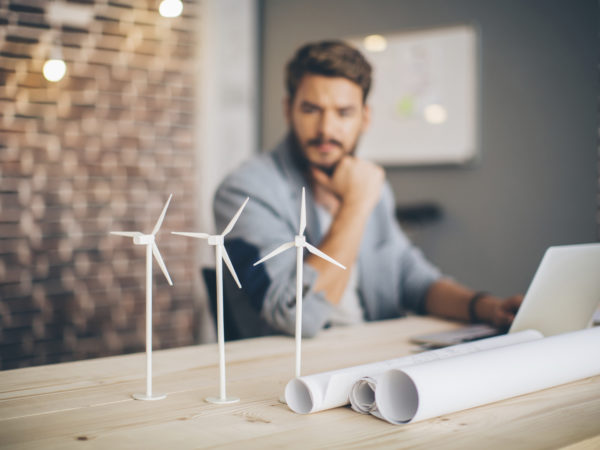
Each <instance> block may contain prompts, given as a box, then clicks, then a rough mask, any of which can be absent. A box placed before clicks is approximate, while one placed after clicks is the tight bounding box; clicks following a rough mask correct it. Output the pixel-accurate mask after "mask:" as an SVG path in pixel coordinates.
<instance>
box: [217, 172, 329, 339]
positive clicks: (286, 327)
mask: <svg viewBox="0 0 600 450" xmlns="http://www.w3.org/2000/svg"><path fill="white" fill-rule="evenodd" d="M259 175H260V174H253V176H252V177H249V176H246V177H244V176H243V174H241V175H240V174H237V176H233V177H232V176H230V177H228V178H227V179H226V180H225V181H224V182H223V183H222V184H221V186H220V187H219V189H218V190H217V193H216V195H215V199H214V204H213V209H214V214H215V222H216V226H217V229H218V230H221V229H223V228H224V227H225V226H226V225H227V223H228V222H229V220H230V219H231V217H233V215H234V214H235V212H236V211H237V209H238V208H239V206H240V205H241V204H242V203H243V202H244V200H245V199H246V197H250V201H249V202H248V204H247V205H246V208H245V209H244V212H243V213H242V215H241V216H240V218H239V220H238V222H237V223H236V226H235V227H234V229H233V230H232V231H231V233H230V234H229V235H228V236H227V237H226V241H225V244H226V248H227V250H228V253H229V256H230V258H231V260H232V263H233V265H234V267H235V270H236V271H237V274H238V277H239V279H240V282H241V284H242V289H244V290H245V291H246V294H247V296H248V298H249V301H250V302H251V303H252V305H253V307H254V308H255V309H256V310H257V311H259V312H260V314H261V317H262V318H263V319H264V320H265V321H266V322H267V323H268V324H269V326H271V327H272V328H274V329H276V330H278V331H281V332H283V333H286V334H290V335H293V334H294V332H295V320H296V248H295V247H292V248H290V249H288V250H286V251H284V252H283V253H280V254H279V255H276V256H274V257H272V258H271V259H269V260H267V261H265V262H263V263H261V264H259V265H258V266H254V265H253V264H254V263H255V262H256V261H258V260H259V259H260V258H262V257H264V256H265V255H267V254H268V253H269V252H271V251H273V250H274V249H276V248H277V247H279V246H280V245H282V244H284V243H286V242H291V241H293V240H294V235H295V234H296V233H297V230H296V228H297V223H295V222H292V221H291V217H293V213H292V212H291V211H289V210H288V208H293V210H294V211H295V210H296V208H295V206H296V205H288V203H289V197H287V195H286V192H285V190H286V189H289V188H288V187H287V186H284V185H283V183H282V185H281V186H277V185H275V186H273V183H272V180H273V176H272V174H270V178H269V180H270V181H269V184H270V186H269V188H270V189H266V188H265V186H264V183H261V182H262V181H263V180H264V178H263V177H260V176H259ZM278 187H279V188H280V189H278ZM317 275H318V274H317V271H316V270H315V269H314V268H313V267H311V266H310V265H308V264H306V263H305V264H304V265H303V292H304V296H303V308H302V309H303V311H302V314H303V320H302V335H303V336H304V337H312V336H314V335H315V334H316V333H317V332H318V331H319V330H320V329H322V328H323V327H324V326H325V324H326V323H327V322H328V321H329V318H330V316H331V314H332V311H333V305H331V304H330V303H329V302H328V301H327V300H326V299H325V297H324V295H323V293H322V292H315V291H314V285H315V282H316V278H317Z"/></svg>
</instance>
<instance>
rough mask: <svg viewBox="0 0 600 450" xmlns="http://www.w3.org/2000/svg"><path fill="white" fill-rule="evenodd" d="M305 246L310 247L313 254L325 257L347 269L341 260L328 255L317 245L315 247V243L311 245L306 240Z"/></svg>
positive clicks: (309, 249)
mask: <svg viewBox="0 0 600 450" xmlns="http://www.w3.org/2000/svg"><path fill="white" fill-rule="evenodd" d="M304 246H305V247H306V248H307V249H308V251H309V252H311V253H312V254H313V255H317V256H319V257H321V258H323V259H324V260H326V261H329V262H330V263H331V264H335V265H336V266H338V267H341V268H342V269H344V270H346V267H345V266H343V265H342V264H340V263H339V262H337V261H336V260H335V259H333V258H332V257H331V256H327V255H326V254H325V253H323V252H322V251H321V250H319V249H318V248H317V247H315V246H314V245H310V244H309V243H308V242H306V243H305V244H304Z"/></svg>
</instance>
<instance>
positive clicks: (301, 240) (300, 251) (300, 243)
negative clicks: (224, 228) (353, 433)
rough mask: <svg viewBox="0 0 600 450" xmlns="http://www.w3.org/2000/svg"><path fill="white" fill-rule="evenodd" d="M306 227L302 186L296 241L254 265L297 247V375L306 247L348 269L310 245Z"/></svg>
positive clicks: (283, 246)
mask: <svg viewBox="0 0 600 450" xmlns="http://www.w3.org/2000/svg"><path fill="white" fill-rule="evenodd" d="M305 228H306V204H305V199H304V188H302V205H301V207H300V229H299V230H298V235H297V236H295V237H294V241H292V242H287V243H285V244H283V245H281V246H280V247H278V248H276V249H275V250H273V251H272V252H271V253H269V254H268V255H267V256H265V257H264V258H262V259H261V260H259V261H257V262H255V263H254V265H255V266H256V265H258V264H260V263H262V262H264V261H266V260H267V259H270V258H272V257H273V256H275V255H278V254H280V253H282V252H284V251H286V250H288V249H290V248H292V247H296V377H299V376H300V368H301V367H300V364H301V354H302V266H303V261H304V259H303V256H304V248H306V249H307V250H308V251H309V252H311V253H312V254H313V255H317V256H318V257H320V258H323V259H324V260H326V261H329V262H330V263H332V264H335V265H336V266H338V267H341V268H342V269H344V270H346V267H345V266H343V265H342V264H340V263H339V262H337V261H336V260H335V259H333V258H331V257H330V256H327V255H326V254H325V253H323V252H322V251H321V250H319V249H318V248H316V247H315V246H313V245H310V244H309V243H308V242H306V237H305V236H304V229H305Z"/></svg>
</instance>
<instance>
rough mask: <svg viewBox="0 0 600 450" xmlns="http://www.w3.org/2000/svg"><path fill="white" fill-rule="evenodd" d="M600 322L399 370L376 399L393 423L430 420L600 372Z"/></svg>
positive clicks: (388, 375)
mask: <svg viewBox="0 0 600 450" xmlns="http://www.w3.org/2000/svg"><path fill="white" fill-rule="evenodd" d="M599 348H600V327H596V328H589V329H586V330H581V331H574V332H571V333H565V334H560V335H556V336H551V337H547V338H544V339H538V340H534V341H530V342H524V343H522V344H517V345H511V346H509V347H501V348H495V349H491V350H486V351H482V352H477V353H470V354H465V355H460V356H456V357H454V358H450V359H444V360H438V361H431V362H427V363H424V364H419V365H414V366H410V367H404V368H402V369H393V370H389V371H387V372H386V373H385V374H384V375H383V376H382V377H380V378H379V380H378V383H377V388H376V390H375V400H376V402H377V407H378V409H379V413H380V414H381V417H383V418H384V419H385V420H387V421H388V422H390V423H393V424H405V423H410V422H416V421H418V420H425V419H430V418H432V417H437V416H441V415H443V414H448V413H451V412H455V411H460V410H463V409H467V408H473V407H475V406H480V405H484V404H487V403H492V402H496V401H499V400H504V399H507V398H510V397H515V396H517V395H522V394H527V393H530V392H534V391H538V390H541V389H547V388H550V387H554V386H558V385H560V384H564V383H569V382H571V381H576V380H580V379H583V378H587V377H591V376H594V375H598V374H600V357H599V354H598V349H599Z"/></svg>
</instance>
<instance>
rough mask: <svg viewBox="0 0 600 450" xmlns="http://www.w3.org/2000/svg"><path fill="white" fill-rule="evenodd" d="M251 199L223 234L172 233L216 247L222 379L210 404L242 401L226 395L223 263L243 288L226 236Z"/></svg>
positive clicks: (208, 399) (241, 208) (218, 338)
mask: <svg viewBox="0 0 600 450" xmlns="http://www.w3.org/2000/svg"><path fill="white" fill-rule="evenodd" d="M248 200H250V197H247V198H246V201H244V204H243V205H242V206H241V207H240V209H238V211H237V212H236V213H235V216H233V218H232V219H231V221H230V222H229V223H228V224H227V226H226V227H225V229H224V230H223V233H221V234H215V235H210V234H207V233H183V232H178V231H172V232H171V233H172V234H178V235H180V236H188V237H193V238H196V239H207V240H208V245H214V246H215V266H216V272H217V340H218V342H219V379H220V384H219V387H220V392H219V397H208V398H207V399H206V401H207V402H209V403H219V404H224V403H235V402H239V401H240V399H239V398H237V397H227V393H226V381H225V331H224V327H223V261H225V264H226V265H227V268H228V269H229V271H230V272H231V275H233V279H234V280H235V282H236V284H237V285H238V288H240V289H241V288H242V285H241V284H240V280H238V277H237V275H236V274H235V270H234V268H233V264H232V263H231V260H230V259H229V255H228V254H227V250H225V245H224V243H225V239H224V238H225V236H226V235H227V234H228V233H229V232H230V231H231V230H232V229H233V227H234V225H235V223H236V222H237V220H238V219H239V217H240V214H242V211H243V209H244V207H245V206H246V203H248Z"/></svg>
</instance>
